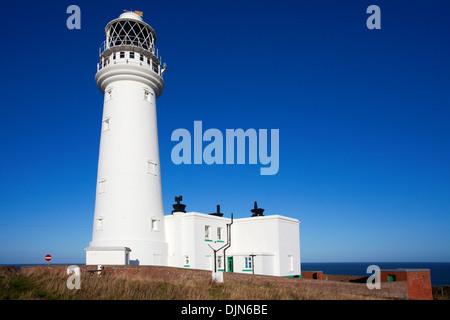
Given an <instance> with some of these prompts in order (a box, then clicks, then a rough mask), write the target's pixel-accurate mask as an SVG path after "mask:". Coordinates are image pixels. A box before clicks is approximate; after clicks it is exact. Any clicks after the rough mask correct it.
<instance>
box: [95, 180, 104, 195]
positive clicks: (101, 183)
mask: <svg viewBox="0 0 450 320" xmlns="http://www.w3.org/2000/svg"><path fill="white" fill-rule="evenodd" d="M104 192H106V180H105V179H103V180H99V181H98V187H97V193H104Z"/></svg>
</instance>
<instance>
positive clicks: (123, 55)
mask: <svg viewBox="0 0 450 320" xmlns="http://www.w3.org/2000/svg"><path fill="white" fill-rule="evenodd" d="M120 58H121V59H123V58H125V52H123V51H121V52H120Z"/></svg>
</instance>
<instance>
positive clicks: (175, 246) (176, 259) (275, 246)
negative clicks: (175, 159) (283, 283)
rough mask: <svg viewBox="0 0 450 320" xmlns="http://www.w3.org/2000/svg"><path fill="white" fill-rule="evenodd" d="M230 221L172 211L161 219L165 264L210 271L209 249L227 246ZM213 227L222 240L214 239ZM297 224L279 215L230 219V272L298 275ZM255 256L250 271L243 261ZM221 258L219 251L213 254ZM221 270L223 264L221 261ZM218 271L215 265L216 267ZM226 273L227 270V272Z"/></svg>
mask: <svg viewBox="0 0 450 320" xmlns="http://www.w3.org/2000/svg"><path fill="white" fill-rule="evenodd" d="M230 222H231V220H230V219H228V218H224V217H217V216H212V215H208V214H202V213H196V212H189V213H181V212H175V213H174V214H172V215H169V216H166V217H165V226H166V230H165V231H166V241H167V243H168V254H169V265H170V266H174V267H186V264H185V261H184V259H185V258H184V257H185V256H188V257H189V264H188V265H189V268H194V269H204V270H212V268H213V255H214V252H213V250H212V249H211V248H210V247H209V246H208V245H211V246H212V247H213V248H215V249H218V248H220V247H222V246H223V245H225V244H226V243H227V233H226V230H227V228H226V224H227V223H230ZM205 225H208V226H210V239H207V240H210V241H205ZM217 227H222V241H223V242H219V241H218V239H217ZM299 239H300V236H299V221H298V220H297V219H292V218H288V217H284V216H280V215H273V216H262V217H250V218H241V219H234V221H233V225H232V227H231V247H230V248H228V249H227V252H226V257H230V256H232V257H233V269H234V270H233V271H234V272H240V273H253V272H254V273H255V274H265V275H276V276H290V275H299V274H300V243H299ZM251 254H255V257H253V261H252V268H251V269H249V268H248V266H247V268H246V266H245V258H246V257H249V256H250V255H251ZM217 256H223V250H220V251H219V252H217ZM223 265H224V267H225V266H226V265H227V261H226V259H223ZM218 268H219V266H218ZM227 271H228V270H227Z"/></svg>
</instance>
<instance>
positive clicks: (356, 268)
mask: <svg viewBox="0 0 450 320" xmlns="http://www.w3.org/2000/svg"><path fill="white" fill-rule="evenodd" d="M60 264H64V265H78V266H81V265H84V263H60ZM4 265H8V266H14V267H17V268H19V269H20V267H21V266H27V265H38V264H36V263H34V264H4ZM42 265H47V264H46V263H45V264H42ZM50 265H53V264H52V263H50ZM370 265H376V266H378V267H380V269H381V270H383V269H430V274H431V285H432V286H449V285H450V262H302V263H301V267H302V270H303V271H323V273H324V274H343V275H353V276H369V275H371V274H372V273H367V267H368V266H370Z"/></svg>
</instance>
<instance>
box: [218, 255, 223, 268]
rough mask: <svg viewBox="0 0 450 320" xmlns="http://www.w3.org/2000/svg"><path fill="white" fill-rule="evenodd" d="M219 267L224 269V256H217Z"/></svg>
mask: <svg viewBox="0 0 450 320" xmlns="http://www.w3.org/2000/svg"><path fill="white" fill-rule="evenodd" d="M217 269H223V256H218V257H217Z"/></svg>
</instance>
